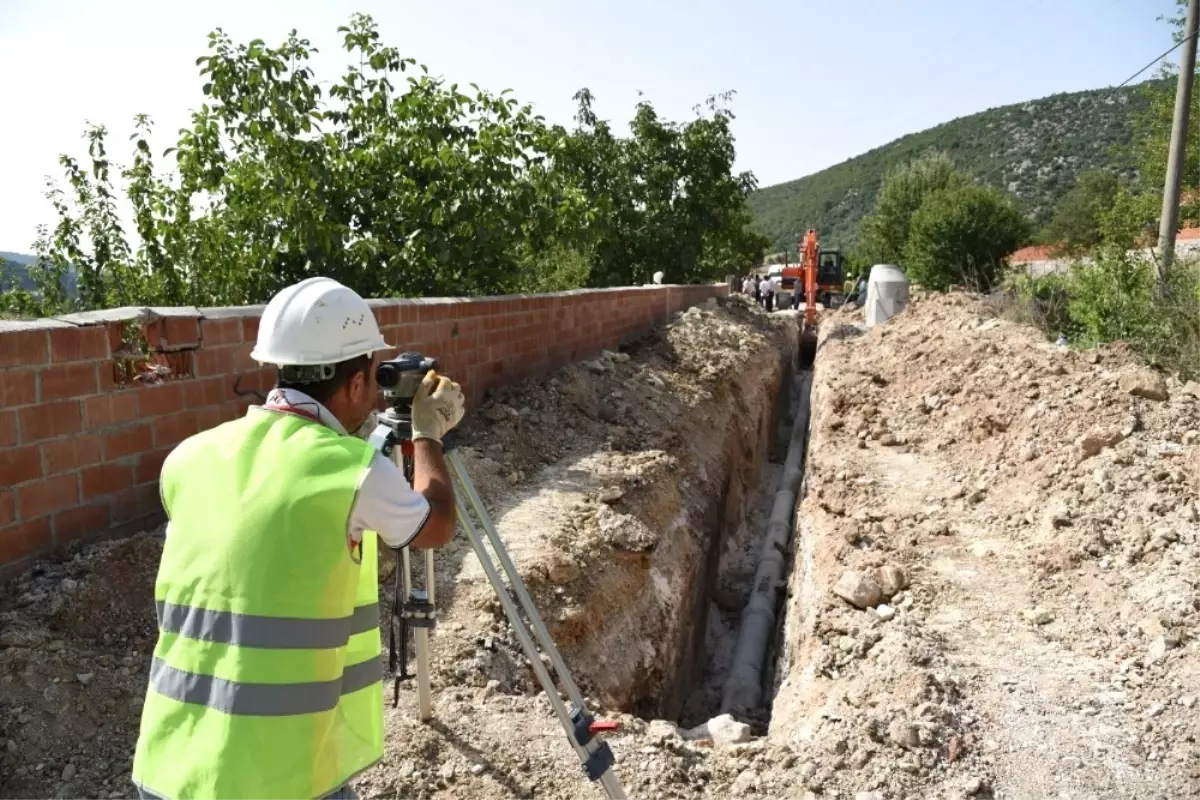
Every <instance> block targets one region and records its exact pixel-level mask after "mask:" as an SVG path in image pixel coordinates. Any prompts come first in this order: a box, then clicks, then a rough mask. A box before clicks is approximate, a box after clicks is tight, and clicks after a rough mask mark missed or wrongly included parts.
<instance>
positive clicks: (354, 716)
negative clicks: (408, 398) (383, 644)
mask: <svg viewBox="0 0 1200 800" xmlns="http://www.w3.org/2000/svg"><path fill="white" fill-rule="evenodd" d="M391 349H393V348H392V347H391V346H389V345H388V344H386V343H385V342H384V339H383V336H382V335H381V334H380V332H379V326H378V325H377V324H376V322H375V317H374V316H373V315H372V313H371V309H370V307H369V306H368V305H367V303H366V301H364V300H363V299H362V298H361V297H359V295H358V294H356V293H355V292H353V291H352V290H350V289H348V288H346V287H345V286H342V285H341V284H339V283H338V282H337V281H334V280H331V279H329V278H309V279H308V280H305V281H301V282H300V283H298V284H295V285H294V286H289V287H287V288H286V289H284V290H283V291H281V292H280V293H279V294H277V295H275V297H273V298H272V299H271V301H270V303H268V304H267V307H266V310H265V311H264V312H263V315H262V320H261V324H260V325H259V329H258V341H257V343H256V344H255V347H254V351H253V352H252V353H251V357H252V358H254V360H256V361H258V362H259V363H263V364H271V365H275V366H276V367H278V370H279V377H278V381H277V383H276V387H275V389H273V390H272V391H271V393H270V395H269V396H268V397H267V401H266V403H265V404H264V405H263V406H261V407H260V406H253V407H251V408H250V409H248V410H247V412H246V415H245V416H244V417H242V418H241V419H237V420H234V421H232V422H227V423H225V424H223V425H220V426H218V427H216V428H213V429H211V430H207V431H204V432H202V433H199V434H197V435H195V436H192V437H191V438H189V439H187V440H185V441H184V442H183V443H182V444H180V445H179V446H178V447H177V448H176V449H175V450H174V451H173V452H172V453H171V454H170V455H169V456H168V457H167V459H166V462H165V463H164V464H163V468H162V480H161V492H162V499H163V505H164V506H165V507H166V511H167V517H168V519H169V522H168V524H167V536H166V542H165V544H164V545H163V552H162V560H161V562H160V564H159V568H158V578H157V581H156V583H155V588H154V599H155V605H156V607H157V613H158V627H159V638H158V644H157V646H156V647H155V649H154V659H153V661H152V662H151V665H150V685H149V689H148V691H147V693H146V701H145V705H144V707H143V709H142V721H141V731H140V734H139V736H138V742H137V750H136V753H135V755H134V760H133V782H134V784H135V785H136V786H137V789H138V793H139V795H140V796H141V797H143V798H176V799H177V800H187V798H353V797H354V793H353V790H352V789H351V788H350V786H349V781H350V779H351V778H353V777H354V776H356V775H358V774H359V773H361V772H362V771H363V770H365V769H367V768H368V767H370V766H372V765H373V764H375V763H376V762H378V761H379V760H380V759H382V758H383V752H384V749H383V682H382V679H383V670H382V665H381V661H380V633H379V572H378V562H377V552H378V551H377V547H378V545H377V539H380V540H382V541H383V543H384V544H386V545H387V546H388V547H392V548H400V547H405V546H411V547H417V548H437V547H442V546H444V545H446V544H447V543H448V542H450V540H451V539H452V538H453V537H454V527H455V506H454V491H453V489H452V488H451V483H450V477H449V474H448V472H447V470H446V463H445V461H444V460H443V456H442V444H441V442H442V437H443V436H445V434H446V433H447V432H448V431H449V430H450V429H451V428H453V427H454V426H455V425H457V424H458V422H459V421H460V420H461V419H462V416H463V405H464V401H463V393H462V390H461V389H460V388H459V386H458V384H456V383H453V382H452V381H450V380H449V379H447V378H445V377H439V376H436V375H434V374H433V373H429V374H428V375H426V376H425V378H424V380H423V381H422V383H421V385H420V389H419V390H418V391H417V393H416V395H415V397H414V398H413V403H412V438H413V462H414V471H413V485H412V486H411V487H410V486H409V485H408V482H407V481H406V480H405V478H404V475H403V473H402V472H401V470H400V469H399V468H397V466H396V465H395V464H394V463H393V462H392V461H391V460H390V459H388V458H385V457H384V456H382V455H381V454H380V453H378V452H377V451H376V450H375V449H374V448H373V447H372V446H371V445H369V444H367V442H366V441H364V439H363V438H359V437H357V436H355V435H353V434H354V433H355V432H359V435H360V436H365V435H367V434H369V433H370V432H369V431H360V429H361V428H362V427H363V426H365V425H366V424H367V422H368V420H369V418H370V417H371V414H372V412H373V411H374V409H375V407H376V403H377V401H378V394H377V392H378V388H377V384H376V378H375V367H376V364H377V362H378V357H377V355H376V354H377V353H379V352H381V351H384V350H391Z"/></svg>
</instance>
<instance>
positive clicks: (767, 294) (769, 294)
mask: <svg viewBox="0 0 1200 800" xmlns="http://www.w3.org/2000/svg"><path fill="white" fill-rule="evenodd" d="M762 296H763V308H764V309H766V310H767V313H768V314H769V313H771V312H772V311H774V310H775V278H774V277H772V276H767V279H766V280H765V281H763V289H762Z"/></svg>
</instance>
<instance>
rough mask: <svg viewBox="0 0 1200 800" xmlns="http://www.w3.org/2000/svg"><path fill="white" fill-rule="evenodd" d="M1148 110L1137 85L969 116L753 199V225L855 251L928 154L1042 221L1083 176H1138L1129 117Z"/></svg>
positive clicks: (778, 239)
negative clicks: (815, 235)
mask: <svg viewBox="0 0 1200 800" xmlns="http://www.w3.org/2000/svg"><path fill="white" fill-rule="evenodd" d="M1146 104H1147V101H1146V99H1145V97H1144V96H1143V94H1142V92H1141V91H1140V88H1139V87H1138V86H1130V87H1126V88H1124V89H1119V90H1114V89H1096V90H1092V91H1087V92H1075V93H1072V94H1057V95H1052V96H1051V97H1044V98H1042V99H1040V100H1031V101H1029V102H1026V103H1018V104H1015V105H1010V106H1001V107H999V108H993V109H989V110H987V111H983V112H981V113H979V114H972V115H971V116H969V117H962V118H960V119H956V120H953V121H951V122H946V123H943V124H941V125H938V126H937V127H935V128H929V129H928V130H924V131H921V132H920V133H911V134H909V135H907V136H902V137H901V138H899V139H896V140H895V141H893V142H889V143H888V144H885V145H883V146H882V147H877V148H875V149H874V150H870V151H868V152H866V153H863V154H862V155H860V156H855V157H854V158H852V159H850V160H848V161H844V162H842V163H841V164H837V165H836V166H832V167H829V168H828V169H824V170H821V171H820V172H817V173H815V174H813V175H808V176H805V177H803V178H799V179H797V180H794V181H788V182H787V183H780V184H777V185H775V186H768V187H765V188H763V189H760V190H758V191H756V192H754V193H753V194H752V195H751V196H750V208H751V210H752V211H753V213H754V222H755V226H756V227H757V228H758V229H759V230H761V231H762V232H763V233H764V234H766V235H767V236H768V237H770V238H771V240H772V242H773V243H774V244H775V245H776V246H777V247H779V246H783V245H785V244H786V245H788V246H793V247H794V246H795V239H796V234H797V232H802V231H804V230H805V229H807V228H810V227H816V228H817V229H818V231H819V232H820V234H821V239H822V241H823V242H827V243H829V244H835V245H839V246H842V247H845V246H848V245H850V244H851V243H853V242H855V241H857V239H858V234H859V228H860V225H861V222H862V218H863V217H864V216H865V215H866V214H868V213H869V212H870V211H871V208H872V206H873V205H874V201H875V194H876V192H877V191H878V190H879V185H880V183H881V181H882V179H883V176H884V175H885V174H886V173H887V171H888V169H890V168H892V167H894V166H897V165H899V164H903V163H905V162H907V161H910V160H912V159H913V158H915V157H917V156H919V155H921V154H922V153H924V152H926V151H928V150H931V149H935V150H942V151H944V152H946V153H947V154H949V156H950V157H951V158H952V159H954V162H955V164H956V165H957V166H958V167H959V168H961V169H963V170H964V171H966V172H969V173H970V174H972V175H974V176H976V177H977V178H980V179H982V180H983V181H985V182H987V183H990V184H992V185H994V186H997V187H999V188H1002V189H1006V190H1007V191H1010V192H1012V193H1013V194H1015V195H1016V196H1017V197H1018V198H1020V199H1021V201H1022V202H1023V203H1024V205H1025V209H1026V211H1027V212H1028V213H1029V214H1030V215H1031V216H1032V217H1033V218H1034V220H1035V221H1036V222H1038V223H1043V222H1045V221H1046V220H1047V219H1049V217H1050V215H1051V213H1052V211H1053V208H1054V205H1055V203H1056V202H1057V201H1058V199H1059V198H1060V197H1062V195H1063V194H1065V193H1066V192H1067V191H1068V190H1070V189H1071V187H1072V186H1074V184H1075V176H1076V175H1078V174H1079V173H1080V172H1084V171H1086V170H1089V169H1099V168H1106V169H1110V170H1113V171H1114V172H1116V173H1118V174H1122V175H1127V176H1134V175H1135V174H1136V170H1135V169H1134V166H1133V157H1132V155H1131V154H1130V153H1129V152H1128V144H1129V142H1130V140H1131V137H1132V129H1131V117H1132V115H1133V114H1134V113H1135V112H1138V111H1140V110H1142V109H1144V108H1145V107H1146Z"/></svg>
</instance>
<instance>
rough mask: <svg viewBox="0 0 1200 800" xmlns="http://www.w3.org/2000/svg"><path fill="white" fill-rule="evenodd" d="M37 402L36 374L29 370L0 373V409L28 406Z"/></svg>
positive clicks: (9, 370) (11, 370) (7, 370)
mask: <svg viewBox="0 0 1200 800" xmlns="http://www.w3.org/2000/svg"><path fill="white" fill-rule="evenodd" d="M36 402H37V373H36V372H34V371H33V370H31V369H6V370H4V371H3V372H0V407H4V406H28V405H32V404H34V403H36Z"/></svg>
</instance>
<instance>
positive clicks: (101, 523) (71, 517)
mask: <svg viewBox="0 0 1200 800" xmlns="http://www.w3.org/2000/svg"><path fill="white" fill-rule="evenodd" d="M111 519H112V518H111V515H110V512H109V508H108V503H93V504H92V505H87V506H77V507H75V508H68V509H67V510H66V511H60V512H58V513H57V514H55V515H54V540H55V541H56V542H57V543H58V544H60V545H61V544H66V543H67V542H71V541H74V540H75V539H78V538H80V537H82V536H90V535H92V534H95V533H100V532H101V531H103V530H104V529H105V528H107V527H108V525H109V522H110V521H111Z"/></svg>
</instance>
